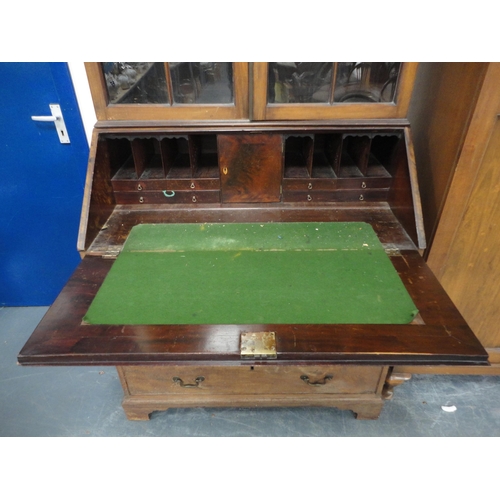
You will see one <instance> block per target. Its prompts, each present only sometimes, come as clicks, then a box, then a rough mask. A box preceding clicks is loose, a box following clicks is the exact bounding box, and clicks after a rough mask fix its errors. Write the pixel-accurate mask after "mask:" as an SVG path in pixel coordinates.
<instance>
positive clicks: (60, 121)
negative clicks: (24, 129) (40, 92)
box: [31, 104, 70, 144]
mask: <svg viewBox="0 0 500 500" xmlns="http://www.w3.org/2000/svg"><path fill="white" fill-rule="evenodd" d="M49 108H50V112H51V113H52V115H51V116H32V117H31V119H32V120H33V121H35V122H53V123H54V124H55V126H56V130H57V135H58V136H59V141H60V142H61V143H62V144H69V142H70V141H69V135H68V131H67V130H66V124H65V123H64V118H63V115H62V111H61V106H59V104H49Z"/></svg>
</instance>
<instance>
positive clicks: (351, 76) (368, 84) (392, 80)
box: [333, 62, 401, 103]
mask: <svg viewBox="0 0 500 500" xmlns="http://www.w3.org/2000/svg"><path fill="white" fill-rule="evenodd" d="M400 67H401V63H391V62H369V63H366V62H347V63H346V62H344V63H338V66H337V79H336V82H335V95H334V99H333V100H334V102H365V103H367V102H368V103H369V102H394V97H395V93H396V86H397V83H398V76H399V70H400Z"/></svg>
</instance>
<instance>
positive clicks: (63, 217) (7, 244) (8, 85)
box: [0, 63, 89, 306]
mask: <svg viewBox="0 0 500 500" xmlns="http://www.w3.org/2000/svg"><path fill="white" fill-rule="evenodd" d="M50 104H59V105H60V107H61V111H62V114H63V118H64V121H65V124H66V129H67V135H68V136H69V139H70V143H69V144H61V142H60V140H59V136H58V133H57V131H56V128H55V125H54V123H53V122H52V123H51V122H39V121H33V120H32V119H31V116H33V115H38V116H50V115H51V111H50V109H49V105H50ZM0 138H1V139H0V306H31V305H50V304H51V303H52V302H53V301H54V299H55V298H56V296H57V294H58V293H59V292H60V291H61V289H62V287H63V286H64V284H65V283H66V281H67V280H68V278H69V277H70V276H71V274H72V272H73V271H74V269H75V268H76V267H77V265H78V263H79V262H80V256H79V254H78V252H77V251H76V241H77V234H78V225H79V219H80V210H81V206H82V199H83V189H84V184H85V171H86V167H87V159H88V153H89V147H88V144H87V139H86V137H85V132H84V128H83V124H82V119H81V116H80V112H79V109H78V105H77V101H76V97H75V92H74V89H73V85H72V82H71V76H70V73H69V70H68V66H67V64H66V63H0Z"/></svg>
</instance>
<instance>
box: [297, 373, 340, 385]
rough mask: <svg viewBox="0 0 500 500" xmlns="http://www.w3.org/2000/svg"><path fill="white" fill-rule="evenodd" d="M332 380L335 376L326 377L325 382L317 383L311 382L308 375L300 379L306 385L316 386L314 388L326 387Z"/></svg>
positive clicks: (319, 381)
mask: <svg viewBox="0 0 500 500" xmlns="http://www.w3.org/2000/svg"><path fill="white" fill-rule="evenodd" d="M332 378H333V375H325V377H324V378H323V380H318V381H317V382H311V381H310V380H309V377H308V376H307V375H301V376H300V379H301V380H303V381H304V382H305V383H306V384H308V385H314V386H318V385H325V384H326V383H327V382H328V381H329V380H332Z"/></svg>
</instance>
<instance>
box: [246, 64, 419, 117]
mask: <svg viewBox="0 0 500 500" xmlns="http://www.w3.org/2000/svg"><path fill="white" fill-rule="evenodd" d="M416 70H417V63H376V62H369V63H366V62H365V63H339V62H312V63H311V62H308V63H296V62H288V63H287V62H284V63H283V62H280V63H276V62H270V63H254V64H253V94H254V95H253V108H252V111H253V119H254V120H328V119H351V118H354V119H377V118H380V119H386V118H404V117H406V113H407V111H408V105H409V102H410V97H411V91H412V88H413V82H414V79H415V74H416Z"/></svg>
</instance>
